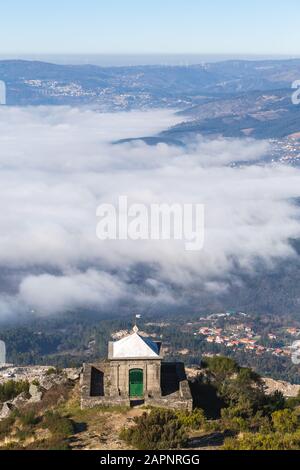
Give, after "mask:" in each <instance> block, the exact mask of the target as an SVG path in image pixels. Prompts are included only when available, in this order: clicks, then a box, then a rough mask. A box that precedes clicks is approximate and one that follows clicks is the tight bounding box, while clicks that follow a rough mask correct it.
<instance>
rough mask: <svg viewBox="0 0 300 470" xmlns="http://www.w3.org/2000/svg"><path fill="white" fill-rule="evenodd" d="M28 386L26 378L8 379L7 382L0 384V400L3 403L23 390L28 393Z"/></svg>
mask: <svg viewBox="0 0 300 470" xmlns="http://www.w3.org/2000/svg"><path fill="white" fill-rule="evenodd" d="M29 386H30V385H29V382H28V381H26V380H25V381H23V380H21V381H19V382H15V381H14V380H8V382H5V383H4V384H2V385H0V402H2V403H3V402H6V401H9V400H13V399H14V398H16V397H17V396H18V395H20V394H21V393H23V392H26V393H28V392H29Z"/></svg>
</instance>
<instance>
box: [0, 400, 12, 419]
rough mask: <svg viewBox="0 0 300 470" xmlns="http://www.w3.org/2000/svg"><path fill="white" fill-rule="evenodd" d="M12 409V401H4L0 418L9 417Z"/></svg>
mask: <svg viewBox="0 0 300 470" xmlns="http://www.w3.org/2000/svg"><path fill="white" fill-rule="evenodd" d="M13 411H14V406H13V404H12V403H10V402H7V403H4V405H3V406H2V409H1V412H0V420H2V419H6V418H9V417H10V415H11V414H12V412H13Z"/></svg>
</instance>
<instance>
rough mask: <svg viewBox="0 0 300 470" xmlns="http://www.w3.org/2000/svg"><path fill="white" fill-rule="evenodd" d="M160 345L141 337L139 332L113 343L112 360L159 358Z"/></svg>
mask: <svg viewBox="0 0 300 470" xmlns="http://www.w3.org/2000/svg"><path fill="white" fill-rule="evenodd" d="M159 349H160V348H159V345H158V344H157V343H155V342H154V341H152V340H151V339H149V338H144V337H143V336H141V335H139V334H138V332H137V330H135V331H134V333H133V334H132V335H130V336H126V338H123V339H121V340H120V341H115V342H114V343H112V359H125V358H126V359H138V358H143V359H146V358H153V359H155V358H159V357H160V355H159V354H160V351H159Z"/></svg>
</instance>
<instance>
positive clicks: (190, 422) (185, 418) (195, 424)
mask: <svg viewBox="0 0 300 470" xmlns="http://www.w3.org/2000/svg"><path fill="white" fill-rule="evenodd" d="M176 416H177V418H178V420H179V422H180V423H181V424H182V426H184V427H185V428H186V429H201V428H203V427H204V426H205V425H206V418H205V415H204V411H203V410H199V409H198V410H194V411H191V412H188V411H177V412H176Z"/></svg>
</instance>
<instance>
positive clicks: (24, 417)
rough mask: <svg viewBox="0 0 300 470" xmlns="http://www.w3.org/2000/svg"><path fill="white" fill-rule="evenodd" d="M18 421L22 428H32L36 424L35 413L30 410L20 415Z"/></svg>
mask: <svg viewBox="0 0 300 470" xmlns="http://www.w3.org/2000/svg"><path fill="white" fill-rule="evenodd" d="M18 418H19V421H20V423H21V424H22V425H23V426H27V427H30V426H34V425H35V424H37V422H38V418H37V417H36V415H35V412H34V411H32V410H29V411H26V412H24V413H21V414H20V415H19V416H18Z"/></svg>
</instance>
